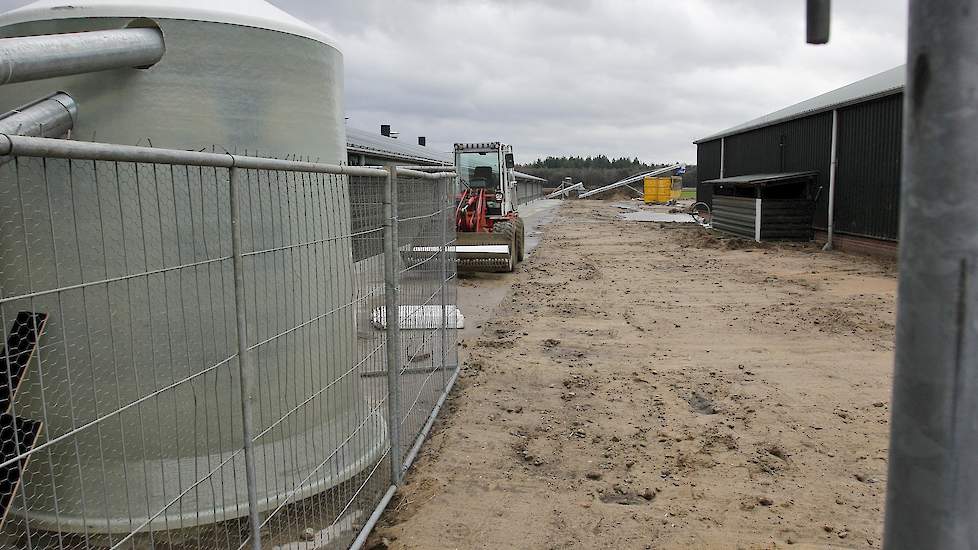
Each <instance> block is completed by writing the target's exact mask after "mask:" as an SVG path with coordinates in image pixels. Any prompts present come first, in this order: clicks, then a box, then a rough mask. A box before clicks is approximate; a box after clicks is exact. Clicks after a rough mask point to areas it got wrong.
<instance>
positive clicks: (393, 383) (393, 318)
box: [384, 165, 401, 485]
mask: <svg viewBox="0 0 978 550" xmlns="http://www.w3.org/2000/svg"><path fill="white" fill-rule="evenodd" d="M398 265H399V262H398V245H397V167H396V166H394V165H389V166H387V177H385V178H384V305H385V307H386V312H385V317H386V321H387V322H386V323H385V327H386V328H385V330H386V332H387V342H386V345H387V435H388V438H389V439H390V445H391V451H390V461H391V484H393V485H400V484H401V418H400V416H401V415H400V409H401V385H400V381H399V376H400V370H401V369H400V367H401V345H400V340H401V335H400V328H401V327H400V322H401V321H400V317H399V312H398V290H399V289H398V281H399V279H400V277H399V276H398V275H399V274H398Z"/></svg>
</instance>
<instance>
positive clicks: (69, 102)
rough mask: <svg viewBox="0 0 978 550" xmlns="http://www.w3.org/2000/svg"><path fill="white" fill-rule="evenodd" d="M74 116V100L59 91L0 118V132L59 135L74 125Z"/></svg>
mask: <svg viewBox="0 0 978 550" xmlns="http://www.w3.org/2000/svg"><path fill="white" fill-rule="evenodd" d="M76 116H78V105H77V104H75V100H74V99H72V98H71V96H69V95H68V94H64V93H60V92H59V93H56V94H54V95H52V96H51V97H48V98H45V99H42V100H40V101H36V102H34V103H31V104H30V105H27V106H25V107H21V108H20V109H16V110H14V111H11V112H10V113H8V114H7V115H6V116H4V117H3V118H0V134H15V135H20V136H34V137H61V136H63V135H65V134H67V133H68V131H69V130H71V128H72V127H73V126H74V124H75V117H76Z"/></svg>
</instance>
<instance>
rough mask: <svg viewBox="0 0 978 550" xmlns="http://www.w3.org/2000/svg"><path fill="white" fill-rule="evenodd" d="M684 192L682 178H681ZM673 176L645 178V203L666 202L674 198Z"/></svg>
mask: <svg viewBox="0 0 978 550" xmlns="http://www.w3.org/2000/svg"><path fill="white" fill-rule="evenodd" d="M679 185H680V193H682V180H680V184H679ZM672 186H673V182H672V178H671V177H668V176H667V177H664V178H653V177H647V178H645V204H664V203H667V202H669V201H670V200H671V199H672Z"/></svg>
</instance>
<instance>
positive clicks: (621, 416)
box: [372, 201, 896, 549]
mask: <svg viewBox="0 0 978 550" xmlns="http://www.w3.org/2000/svg"><path fill="white" fill-rule="evenodd" d="M895 288H896V281H895V279H894V276H893V272H892V268H891V267H890V266H888V265H886V264H885V263H880V262H876V261H873V260H869V259H865V258H860V257H853V256H847V255H843V254H836V253H830V254H828V253H821V252H819V251H817V249H815V248H814V247H809V246H786V247H776V246H761V247H758V246H756V245H752V244H750V243H745V242H730V241H727V240H723V239H720V240H718V239H715V238H714V237H711V236H709V235H706V234H704V233H703V232H702V230H699V229H697V228H689V227H679V226H673V225H660V224H649V223H628V222H622V221H618V220H617V219H616V212H615V209H614V208H613V207H612V206H610V205H607V204H604V203H598V202H591V201H581V202H578V203H573V202H571V203H568V204H567V205H565V206H564V207H563V210H562V212H561V215H560V217H559V218H558V220H557V221H556V222H555V223H554V224H553V225H552V226H550V227H549V228H548V229H547V231H546V234H545V236H544V238H543V241H542V243H541V245H540V247H539V248H538V249H537V251H536V253H535V254H534V256H532V257H531V258H530V259H529V261H528V262H527V264H526V265H525V267H524V268H523V269H522V270H521V271H520V272H519V273H518V274H516V275H515V276H514V278H513V287H512V291H511V294H510V296H509V297H508V298H507V300H506V301H505V302H504V304H503V306H502V307H501V308H500V311H498V314H497V315H496V317H495V318H494V319H493V321H491V322H489V323H487V324H486V325H485V326H484V330H483V332H482V334H481V335H480V336H479V337H478V338H475V339H472V340H470V341H467V342H465V343H464V345H465V346H466V350H465V351H466V352H467V356H468V360H467V362H466V365H465V367H464V371H463V375H462V377H461V379H460V384H459V386H458V389H457V390H456V392H455V393H454V395H453V397H452V399H451V400H450V402H449V406H448V411H447V412H446V414H445V416H444V419H443V420H442V421H441V422H440V423H439V426H438V428H437V430H436V432H435V434H434V436H433V437H432V439H431V441H429V442H428V444H427V445H426V447H425V450H424V451H423V453H422V456H421V457H420V459H419V461H418V462H417V464H416V466H415V469H414V470H413V471H412V472H411V474H410V475H409V478H408V482H407V484H406V485H405V487H404V489H403V491H402V492H401V493H400V494H399V495H398V496H397V497H396V501H395V502H394V503H393V505H392V508H391V511H390V512H389V513H388V514H386V516H385V517H384V519H383V520H382V523H381V525H380V527H379V528H378V530H377V533H376V534H375V536H374V537H373V539H372V541H373V542H372V544H373V545H374V546H375V547H377V548H384V547H391V548H412V549H414V548H417V549H421V548H541V549H557V548H781V547H787V546H789V545H791V547H794V548H799V547H801V548H803V547H805V546H806V545H807V546H809V547H812V548H816V547H817V548H825V547H844V548H850V547H855V548H875V547H879V544H880V534H881V528H882V517H883V516H882V507H883V497H884V492H885V473H886V450H887V432H888V427H887V419H888V416H889V410H888V399H889V388H890V370H891V363H892V351H891V350H892V339H893V307H894V294H895Z"/></svg>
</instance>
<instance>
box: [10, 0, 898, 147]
mask: <svg viewBox="0 0 978 550" xmlns="http://www.w3.org/2000/svg"><path fill="white" fill-rule="evenodd" d="M25 3H27V2H23V1H16V0H0V8H2V9H9V8H12V7H16V6H19V5H22V4H25ZM273 3H274V4H276V5H278V6H279V7H281V8H283V9H285V10H286V11H289V12H291V13H292V14H294V15H296V16H298V17H300V18H302V19H305V20H306V21H308V22H309V23H311V24H313V25H314V26H317V27H319V28H320V29H322V30H323V31H325V32H326V33H327V34H329V35H330V36H332V37H333V38H334V39H335V40H336V41H337V43H338V44H339V46H340V48H341V49H342V50H343V53H344V57H345V63H346V106H347V116H348V117H349V119H350V120H349V124H350V125H352V126H357V127H360V128H363V129H366V130H372V131H379V125H380V124H381V123H390V124H392V125H393V127H394V129H395V130H397V131H400V132H401V139H405V140H411V141H412V142H414V140H415V139H416V136H418V135H426V136H428V143H429V145H431V146H433V147H437V148H439V149H444V150H448V149H450V148H451V143H453V142H455V141H486V140H500V141H504V142H507V143H511V144H513V145H514V147H515V149H516V152H517V157H518V159H519V160H520V161H527V160H532V159H533V158H536V157H537V156H545V155H574V154H580V155H588V154H598V153H604V154H607V155H609V156H629V157H634V156H637V157H639V158H641V159H643V160H646V161H658V162H664V161H674V160H682V161H690V162H692V161H695V158H696V150H695V147H694V146H693V145H692V144H691V143H690V142H691V141H692V140H694V139H696V138H699V137H703V136H705V135H708V134H711V133H713V132H715V131H718V130H721V129H723V128H726V127H729V126H733V125H735V124H738V123H741V122H744V121H746V120H749V119H751V118H754V117H757V116H760V115H763V114H766V113H768V112H770V111H773V110H776V109H779V108H781V107H785V106H787V105H790V104H792V103H795V102H798V101H801V100H803V99H806V98H808V97H811V96H814V95H817V94H819V93H822V92H826V91H829V90H831V89H834V88H837V87H839V86H842V85H845V84H847V83H849V82H852V81H854V80H857V79H860V78H863V77H866V76H869V75H872V74H875V73H878V72H881V71H884V70H886V69H889V68H892V67H894V66H896V65H899V64H901V63H903V62H904V60H905V55H906V12H907V5H906V4H907V2H906V0H849V1H836V2H833V10H834V11H833V21H832V24H833V27H832V40H831V43H830V45H828V46H808V45H806V44H805V39H804V36H805V29H804V19H805V16H804V5H805V2H804V0H682V1H676V0H329V1H323V0H273Z"/></svg>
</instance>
